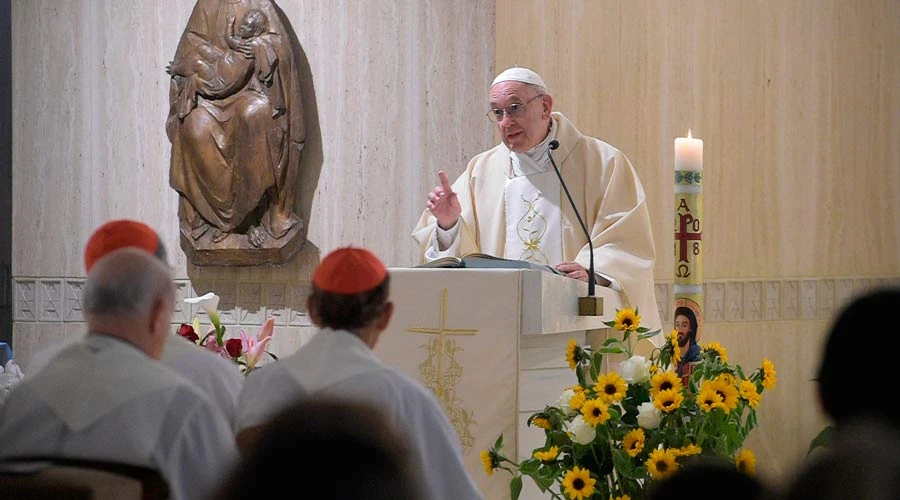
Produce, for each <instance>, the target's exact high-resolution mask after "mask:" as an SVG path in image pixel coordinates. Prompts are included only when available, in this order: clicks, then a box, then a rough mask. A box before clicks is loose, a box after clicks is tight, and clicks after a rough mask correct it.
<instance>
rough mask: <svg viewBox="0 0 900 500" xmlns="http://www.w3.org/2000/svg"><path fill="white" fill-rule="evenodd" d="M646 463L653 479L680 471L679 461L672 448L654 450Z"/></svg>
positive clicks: (663, 477)
mask: <svg viewBox="0 0 900 500" xmlns="http://www.w3.org/2000/svg"><path fill="white" fill-rule="evenodd" d="M644 464H645V465H646V466H647V471H648V472H650V477H652V478H653V479H665V478H667V477H669V476H671V475H672V474H674V473H675V472H677V471H678V462H676V461H675V453H674V452H672V450H663V449H656V450H653V452H652V453H650V458H648V459H647V461H646V462H644Z"/></svg>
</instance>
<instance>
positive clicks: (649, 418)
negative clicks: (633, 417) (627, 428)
mask: <svg viewBox="0 0 900 500" xmlns="http://www.w3.org/2000/svg"><path fill="white" fill-rule="evenodd" d="M660 420H662V412H661V411H659V410H658V409H657V408H656V407H655V406H653V403H652V402H650V401H648V402H646V403H641V405H640V406H638V416H637V421H638V425H640V426H641V427H643V428H644V429H647V430H652V429H656V428H657V427H659V422H660Z"/></svg>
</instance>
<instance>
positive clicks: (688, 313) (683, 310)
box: [675, 306, 697, 344]
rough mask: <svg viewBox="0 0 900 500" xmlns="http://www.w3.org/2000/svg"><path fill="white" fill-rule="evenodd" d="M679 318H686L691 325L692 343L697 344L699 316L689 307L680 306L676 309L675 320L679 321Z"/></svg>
mask: <svg viewBox="0 0 900 500" xmlns="http://www.w3.org/2000/svg"><path fill="white" fill-rule="evenodd" d="M678 316H684V317H685V318H687V319H688V321H689V322H690V323H691V335H690V339H691V343H692V344H696V343H697V315H695V314H694V311H693V310H692V309H691V308H690V307H687V306H680V307H676V308H675V319H676V320H677V319H678Z"/></svg>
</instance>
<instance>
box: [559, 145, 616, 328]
mask: <svg viewBox="0 0 900 500" xmlns="http://www.w3.org/2000/svg"><path fill="white" fill-rule="evenodd" d="M549 147H550V149H549V150H548V151H547V156H548V157H550V163H551V164H552V165H553V170H554V171H555V172H556V177H558V178H559V183H560V185H562V188H563V191H565V193H566V197H567V198H568V199H569V204H570V205H572V210H574V211H575V217H577V218H578V223H579V224H581V230H582V231H584V236H585V238H587V242H588V248H589V249H590V251H591V254H590V255H591V260H590V265H589V266H588V294H587V297H580V298H579V299H578V315H579V316H601V315H602V314H603V303H602V302H600V301H598V300H597V297H595V296H594V287H595V286H596V284H595V281H596V275H595V274H594V244H593V243H592V242H591V233H589V232H588V230H587V226H586V225H585V224H584V220H583V219H582V218H581V213H580V212H579V211H578V207H577V206H576V205H575V200H573V199H572V195H571V194H569V188H568V186H566V181H564V180H563V178H562V174H560V173H559V167H557V166H556V160H554V159H553V154H551V151H555V150H556V149H557V148H559V141H557V140H556V139H553V140H552V141H550V144H549Z"/></svg>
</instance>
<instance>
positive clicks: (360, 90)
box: [12, 0, 494, 371]
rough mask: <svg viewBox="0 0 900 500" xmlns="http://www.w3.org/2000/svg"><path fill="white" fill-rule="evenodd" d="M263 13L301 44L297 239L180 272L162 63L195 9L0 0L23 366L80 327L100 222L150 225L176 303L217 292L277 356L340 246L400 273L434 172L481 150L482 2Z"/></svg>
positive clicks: (231, 314)
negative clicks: (267, 264)
mask: <svg viewBox="0 0 900 500" xmlns="http://www.w3.org/2000/svg"><path fill="white" fill-rule="evenodd" d="M277 3H278V5H279V6H280V7H281V8H282V10H283V11H284V13H285V14H286V15H287V17H288V19H289V20H290V22H291V24H292V25H293V28H294V31H295V32H296V34H297V37H298V39H299V41H300V44H301V46H302V49H303V54H302V57H301V64H300V65H301V76H302V77H303V79H304V82H303V88H302V90H303V104H304V108H305V112H306V116H305V122H306V123H305V124H306V129H307V143H306V146H305V149H304V155H305V156H304V160H303V167H302V168H303V172H302V174H301V179H300V183H299V184H300V186H299V191H300V202H299V207H298V208H299V210H300V213H301V214H302V216H303V217H304V219H305V220H306V223H307V226H308V236H307V242H306V244H305V245H304V247H303V248H302V250H301V251H300V253H299V254H298V255H297V257H296V258H295V259H294V260H293V261H292V262H290V263H288V264H286V265H284V266H281V267H276V268H252V269H250V268H218V267H204V268H200V267H195V266H192V265H190V264H188V263H187V262H186V259H185V256H184V254H183V252H182V251H181V250H180V248H179V240H178V219H177V213H176V211H177V196H176V194H175V192H174V191H173V190H172V189H171V188H170V187H169V184H168V173H169V154H170V144H169V142H168V139H167V138H166V134H165V120H166V115H167V112H168V92H169V77H168V75H167V74H166V73H165V67H166V65H167V63H168V62H169V61H170V60H171V58H172V56H173V54H174V52H175V47H176V45H177V43H178V40H179V38H180V36H181V33H182V31H183V30H184V26H185V24H186V22H187V19H188V16H189V15H190V13H191V10H192V8H193V5H194V2H193V1H192V0H140V1H138V0H134V1H128V2H122V1H120V0H70V1H58V0H14V1H13V2H12V26H13V30H12V77H13V172H12V175H13V196H14V198H13V228H12V232H13V259H12V274H13V292H14V303H13V307H14V320H15V322H14V327H13V341H14V349H15V352H16V358H17V359H18V360H19V361H20V363H21V364H22V366H23V368H25V369H26V371H27V368H28V360H29V358H30V357H31V354H32V352H33V351H34V350H35V349H36V348H38V347H40V346H43V345H46V344H48V343H54V342H58V341H65V340H71V339H73V338H77V337H78V336H80V335H81V334H82V333H83V331H84V324H83V323H82V315H81V310H80V294H81V289H82V287H83V284H84V276H85V273H84V269H83V245H84V242H85V241H86V240H87V238H88V237H89V236H90V234H91V233H92V232H93V230H94V229H95V228H97V227H98V226H99V225H101V224H102V223H104V222H106V221H107V220H109V219H114V218H121V217H129V218H136V219H139V220H142V221H145V222H147V223H148V224H150V225H151V226H153V227H154V228H156V229H157V230H158V231H159V232H160V233H161V235H162V237H163V239H164V242H165V244H166V246H167V247H168V248H169V253H170V260H171V261H172V262H171V263H172V265H173V268H174V272H175V277H176V279H177V282H178V285H179V292H180V295H181V296H191V295H193V294H196V293H199V294H202V293H204V292H206V291H210V290H212V291H215V292H217V293H219V294H220V295H221V296H222V303H221V307H222V309H223V312H224V314H223V318H224V320H225V321H226V322H227V324H228V325H230V327H231V328H246V329H247V330H248V331H252V330H255V329H256V328H258V325H260V324H261V322H262V321H263V320H265V318H266V317H267V316H270V315H271V316H276V318H277V320H276V322H277V325H278V327H277V330H276V334H275V337H274V339H273V344H274V345H273V349H274V350H275V351H276V352H281V353H284V352H288V351H290V350H293V349H294V348H296V347H297V346H298V345H299V344H300V342H302V341H303V338H304V336H305V335H307V334H308V331H309V321H308V319H307V317H306V314H305V307H304V304H305V299H306V293H307V290H308V282H309V277H310V274H311V272H312V269H313V266H314V265H315V263H317V262H318V260H319V258H320V256H322V255H324V254H326V253H327V252H329V251H330V250H332V249H334V248H336V247H338V246H342V245H348V244H354V245H362V246H366V247H369V248H371V249H372V250H374V251H375V252H376V253H377V254H378V255H379V256H380V257H381V258H382V259H383V260H384V261H385V262H386V263H387V264H388V265H390V266H407V265H411V264H414V263H416V259H415V252H416V246H415V245H414V244H413V240H412V238H411V237H410V236H409V234H410V232H411V231H412V228H413V226H414V224H415V221H416V220H417V219H418V216H419V214H420V213H421V210H422V209H423V207H424V201H425V193H426V192H427V191H429V190H430V189H431V188H432V187H433V185H434V183H436V182H437V171H438V170H439V169H446V170H448V171H461V170H462V169H463V168H464V166H465V162H466V161H467V159H468V158H469V157H471V156H472V155H474V154H476V153H477V152H479V151H482V150H484V149H486V148H487V147H489V146H490V145H491V144H492V143H493V141H494V135H493V129H492V127H491V124H490V123H489V122H488V120H487V119H486V118H485V117H484V116H483V113H484V111H485V106H486V105H485V101H486V94H487V86H488V84H489V82H490V81H491V79H492V77H493V72H494V42H493V30H494V25H493V23H494V3H493V1H492V0H473V1H469V2H465V3H459V2H443V1H440V0H433V1H422V0H402V1H372V2H357V1H355V0H345V1H340V0H327V1H325V0H318V1H316V0H306V1H300V0H291V1H281V2H277ZM196 312H197V311H192V310H188V309H184V308H180V309H179V310H178V311H177V312H176V317H175V321H177V322H180V321H189V320H190V319H191V318H192V317H193V315H194V314H195V313H196Z"/></svg>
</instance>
